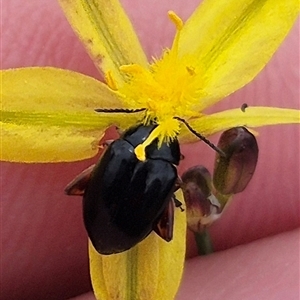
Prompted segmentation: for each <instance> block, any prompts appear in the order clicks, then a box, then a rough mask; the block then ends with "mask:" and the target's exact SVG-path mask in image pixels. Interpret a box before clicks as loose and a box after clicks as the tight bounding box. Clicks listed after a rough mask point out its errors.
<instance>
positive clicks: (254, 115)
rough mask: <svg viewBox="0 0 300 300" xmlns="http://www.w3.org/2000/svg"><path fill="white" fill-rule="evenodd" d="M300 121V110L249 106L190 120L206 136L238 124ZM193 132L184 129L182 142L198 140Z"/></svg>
mask: <svg viewBox="0 0 300 300" xmlns="http://www.w3.org/2000/svg"><path fill="white" fill-rule="evenodd" d="M298 123H300V111H299V110H296V109H285V108H276V107H252V106H251V107H248V108H246V110H245V112H243V111H242V110H241V109H230V110H225V111H222V112H219V113H215V114H211V115H206V116H203V117H201V118H199V119H194V120H191V121H190V125H191V126H192V127H193V128H194V129H195V130H196V131H197V132H199V133H201V134H203V135H204V136H209V135H212V134H214V133H217V132H219V131H224V130H227V129H229V128H232V127H236V126H246V127H260V126H266V125H276V124H298ZM196 140H197V138H196V137H193V136H192V135H191V133H189V132H188V131H186V130H184V131H182V134H181V135H180V141H181V142H192V141H196Z"/></svg>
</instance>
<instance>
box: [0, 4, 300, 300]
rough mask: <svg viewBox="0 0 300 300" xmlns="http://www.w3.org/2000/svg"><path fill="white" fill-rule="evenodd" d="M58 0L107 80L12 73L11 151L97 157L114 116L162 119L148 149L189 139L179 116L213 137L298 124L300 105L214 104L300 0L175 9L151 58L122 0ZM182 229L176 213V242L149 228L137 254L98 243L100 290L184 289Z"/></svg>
mask: <svg viewBox="0 0 300 300" xmlns="http://www.w3.org/2000/svg"><path fill="white" fill-rule="evenodd" d="M59 2H60V5H61V7H62V8H63V10H64V12H65V14H66V16H67V18H68V20H69V22H70V23H71V25H72V27H73V28H74V30H75V32H76V33H77V34H78V36H79V38H80V39H81V40H82V42H83V43H84V45H85V46H86V48H87V50H88V52H89V54H90V55H91V57H92V59H93V61H94V63H95V64H96V66H97V67H98V68H99V70H101V71H102V72H103V73H104V75H105V78H106V84H104V83H102V82H100V81H97V80H95V79H93V78H90V77H88V76H85V75H82V74H79V73H76V72H71V71H67V70H61V69H55V68H48V67H46V68H23V69H12V70H5V71H2V72H1V79H2V88H1V136H2V153H1V159H2V160H6V161H12V162H60V161H74V160H79V159H84V158H88V157H92V156H94V155H95V154H96V153H97V151H98V141H99V139H100V137H101V136H102V134H103V132H104V130H105V129H106V128H107V127H108V126H109V125H110V124H116V125H118V126H119V127H121V128H127V127H129V126H131V125H133V124H135V123H137V122H144V123H148V122H151V121H155V122H156V123H157V124H158V125H159V126H158V127H157V128H156V130H155V131H154V133H153V134H152V135H151V136H150V137H149V139H148V140H146V141H145V143H144V144H143V145H142V146H141V147H142V148H143V147H144V146H146V145H147V143H149V142H151V139H155V138H156V137H158V138H159V139H160V141H161V142H162V141H163V140H166V141H168V140H170V139H172V138H174V137H175V136H178V138H179V140H180V141H182V142H187V141H189V142H190V141H195V140H196V137H195V136H194V135H193V134H191V133H190V132H189V131H188V130H187V129H186V128H185V127H184V125H183V124H182V122H181V121H179V120H178V119H176V118H175V119H174V117H179V118H181V119H184V120H185V121H187V122H188V123H189V124H190V125H191V126H192V128H194V129H195V130H196V131H198V132H200V133H201V134H203V135H204V136H208V135H211V134H214V133H216V132H218V131H221V130H225V129H228V128H230V127H234V126H240V125H243V126H245V125H246V126H248V127H257V126H263V125H270V124H279V123H299V122H300V117H299V111H297V110H293V109H279V108H267V107H248V108H247V109H246V111H245V112H244V111H242V110H241V109H240V108H237V109H231V110H226V111H222V112H219V113H214V114H206V113H205V110H206V109H207V108H209V107H211V106H212V105H214V104H215V103H217V102H218V101H220V100H221V99H222V98H224V97H225V96H227V95H229V94H231V93H233V92H234V91H236V90H237V89H239V88H241V87H242V86H244V85H245V84H247V83H248V82H250V81H251V80H252V79H253V78H254V77H255V76H256V75H257V73H258V72H259V71H260V70H261V69H262V68H263V67H264V66H265V64H266V63H267V62H268V61H269V59H270V58H271V56H272V55H273V53H274V52H275V51H276V49H277V48H278V46H279V45H280V43H281V42H282V40H283V39H284V37H285V36H286V35H287V33H288V32H289V30H290V28H291V27H292V25H293V23H294V21H295V19H296V18H297V15H298V10H299V3H298V1H296V0H287V1H281V0H264V1H262V0H245V1H240V0H206V1H204V2H203V3H202V5H201V6H199V7H198V8H197V9H196V11H195V12H194V13H193V15H192V16H191V17H190V18H189V19H188V21H187V22H186V23H185V24H184V23H183V22H182V20H181V19H180V18H179V17H178V16H177V15H176V14H174V13H173V12H170V13H169V17H170V18H171V20H172V22H173V23H174V24H175V26H176V29H177V33H176V36H175V38H174V42H173V45H172V48H171V49H168V50H165V51H164V53H163V55H162V58H161V59H157V60H155V61H154V62H152V63H149V62H147V60H146V57H145V55H144V53H143V51H142V48H141V46H140V44H139V41H138V39H137V37H136V35H135V33H134V31H133V28H132V26H131V23H130V21H129V20H128V18H127V16H126V15H125V13H124V11H123V9H122V8H121V6H120V4H119V3H118V1H117V0H112V1H105V0H90V1H88V0H59ZM96 108H100V109H105V108H109V109H114V108H123V109H145V111H142V112H139V113H136V114H130V117H128V115H127V114H126V113H124V114H119V113H96V112H95V111H94V109H96ZM24 149H26V151H24ZM137 150H138V149H137ZM142 150H143V149H142ZM137 152H138V151H137ZM138 153H140V152H138ZM141 153H143V151H141ZM179 197H180V195H179ZM184 236H185V215H184V214H183V213H180V212H176V216H175V233H174V239H173V241H172V242H170V243H168V244H167V243H165V242H163V241H161V240H160V239H159V238H158V237H156V236H155V235H154V234H151V235H150V236H149V237H148V238H147V239H146V240H145V241H143V242H142V243H140V244H139V245H138V246H137V247H134V248H133V249H131V250H129V251H128V252H125V253H122V254H117V255H112V256H108V257H107V256H101V255H99V254H97V253H96V252H95V250H94V249H93V248H92V247H90V262H91V276H92V281H93V286H94V290H95V294H96V296H97V297H99V299H100V298H101V299H149V300H150V299H172V298H174V296H175V294H176V291H177V289H178V286H179V283H180V278H181V274H182V269H183V261H184V252H185V245H184ZM116 274H117V275H116Z"/></svg>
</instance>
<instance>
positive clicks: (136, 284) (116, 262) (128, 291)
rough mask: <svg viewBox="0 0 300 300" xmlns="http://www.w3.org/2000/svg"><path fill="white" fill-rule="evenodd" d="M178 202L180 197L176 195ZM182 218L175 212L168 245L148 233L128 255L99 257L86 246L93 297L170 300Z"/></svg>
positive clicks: (180, 252) (178, 267)
mask: <svg viewBox="0 0 300 300" xmlns="http://www.w3.org/2000/svg"><path fill="white" fill-rule="evenodd" d="M176 196H177V198H178V199H179V200H180V201H182V193H181V192H178V193H176ZM185 237H186V216H185V212H182V211H180V209H175V219H174V236H173V240H172V241H171V242H169V243H167V242H165V241H163V240H162V239H161V238H160V237H158V236H157V235H156V234H155V233H154V232H152V233H151V234H150V235H149V236H148V237H147V238H146V239H145V240H144V241H142V242H141V243H140V244H138V245H137V246H135V247H134V248H132V249H130V250H129V251H126V252H123V253H120V254H114V255H108V256H105V255H100V254H98V253H97V252H96V251H95V249H94V248H93V247H92V245H91V243H90V244H89V254H90V272H91V278H92V283H93V288H94V292H95V296H96V298H97V299H99V300H100V299H101V300H117V299H118V300H119V299H122V300H145V299H147V300H158V299H164V300H171V299H172V300H173V299H174V297H175V295H176V292H177V290H178V287H179V284H180V280H181V276H182V272H183V264H184V258H185Z"/></svg>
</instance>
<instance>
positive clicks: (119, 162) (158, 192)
mask: <svg viewBox="0 0 300 300" xmlns="http://www.w3.org/2000/svg"><path fill="white" fill-rule="evenodd" d="M156 126H157V125H148V126H145V125H138V126H134V127H132V128H129V129H128V130H127V131H125V132H124V134H123V135H122V136H121V137H120V138H119V139H117V140H115V141H114V142H112V143H111V144H110V145H109V146H108V147H107V149H106V151H105V153H104V154H103V156H102V157H101V159H100V160H99V162H98V163H97V165H94V166H91V167H90V168H88V169H87V170H86V171H84V172H83V173H82V174H80V175H79V176H78V177H77V178H75V179H74V180H73V181H72V182H71V183H70V184H69V185H68V186H67V187H66V189H65V192H66V193H67V194H68V195H83V217H84V224H85V227H86V230H87V232H88V235H89V238H90V240H91V242H92V244H93V246H94V248H95V249H96V250H97V251H98V252H99V253H100V254H113V253H119V252H122V251H125V250H128V249H130V248H132V247H133V246H135V245H136V244H137V243H139V242H141V241H142V240H143V239H144V238H145V237H146V236H147V235H149V233H150V232H151V231H152V230H154V231H155V232H156V233H158V234H159V235H160V236H161V237H162V238H163V239H165V240H166V241H170V240H171V239H172V233H173V213H174V205H173V200H172V198H173V193H174V191H175V183H176V180H177V169H176V167H175V166H174V165H178V164H179V160H180V148H179V143H178V141H177V139H174V140H172V142H170V143H168V144H167V143H162V145H161V146H160V147H158V141H157V139H156V140H154V141H153V142H152V143H151V144H150V145H149V146H147V147H146V148H145V153H146V160H145V161H141V160H139V159H138V158H137V157H136V155H135V152H134V149H135V147H137V146H138V145H139V144H141V143H143V142H144V141H145V140H146V139H147V138H148V137H149V135H150V133H151V132H152V131H153V130H154V128H155V127H156Z"/></svg>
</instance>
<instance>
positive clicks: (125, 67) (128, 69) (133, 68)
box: [119, 64, 144, 75]
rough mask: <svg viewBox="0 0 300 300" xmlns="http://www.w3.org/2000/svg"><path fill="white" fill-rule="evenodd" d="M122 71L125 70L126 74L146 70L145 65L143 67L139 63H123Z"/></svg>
mask: <svg viewBox="0 0 300 300" xmlns="http://www.w3.org/2000/svg"><path fill="white" fill-rule="evenodd" d="M119 69H120V71H121V72H124V73H126V74H129V75H130V74H140V73H142V72H144V69H143V67H141V66H140V65H137V64H132V65H123V66H120V68H119Z"/></svg>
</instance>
